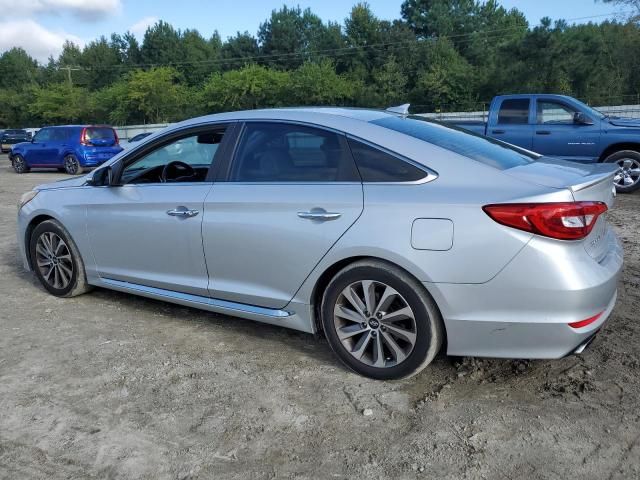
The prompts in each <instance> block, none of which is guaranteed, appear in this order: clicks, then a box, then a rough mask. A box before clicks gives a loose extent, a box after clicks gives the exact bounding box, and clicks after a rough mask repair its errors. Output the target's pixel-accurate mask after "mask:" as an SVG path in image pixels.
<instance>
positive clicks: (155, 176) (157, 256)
mask: <svg viewBox="0 0 640 480" xmlns="http://www.w3.org/2000/svg"><path fill="white" fill-rule="evenodd" d="M216 128H218V130H216V129H215V128H214V127H210V128H209V129H204V130H199V131H197V132H193V131H191V132H190V133H188V134H185V135H182V136H179V137H177V138H173V139H172V140H171V141H170V142H169V143H167V142H166V141H163V139H162V138H160V139H158V140H157V142H156V143H158V147H157V148H153V147H151V148H150V149H145V150H143V152H141V153H139V154H135V153H134V155H137V158H135V157H134V158H130V159H124V162H125V168H124V170H123V172H122V178H121V183H122V184H123V185H122V186H111V187H95V191H94V194H93V195H92V196H91V199H90V201H89V202H90V203H89V205H88V212H87V232H88V236H89V241H90V243H91V248H92V251H93V257H94V259H95V262H96V267H97V270H98V273H99V275H100V276H101V277H102V278H104V279H112V280H120V281H125V282H130V283H135V284H139V285H145V286H150V287H156V288H162V289H165V290H172V291H175V292H182V293H188V294H192V295H201V296H208V290H207V287H208V273H207V265H206V263H205V258H204V252H203V248H202V230H201V229H202V220H203V217H204V215H203V213H204V212H203V208H204V199H205V198H206V196H207V193H208V192H209V191H210V190H211V188H212V185H213V183H212V181H211V178H210V176H209V170H210V168H211V166H212V165H213V164H215V160H214V158H215V156H216V155H215V154H216V152H217V150H218V146H219V145H220V143H221V141H222V139H223V138H224V136H223V135H224V129H222V130H219V128H220V127H216ZM212 160H213V163H212Z"/></svg>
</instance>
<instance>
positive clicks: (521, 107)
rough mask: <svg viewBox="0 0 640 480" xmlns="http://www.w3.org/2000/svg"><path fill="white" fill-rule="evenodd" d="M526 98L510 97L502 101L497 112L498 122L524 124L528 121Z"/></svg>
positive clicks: (528, 102) (527, 102) (527, 101)
mask: <svg viewBox="0 0 640 480" xmlns="http://www.w3.org/2000/svg"><path fill="white" fill-rule="evenodd" d="M529 104H530V101H529V99H528V98H511V99H506V100H503V101H502V105H500V111H499V112H498V123H499V124H503V125H526V124H527V123H529Z"/></svg>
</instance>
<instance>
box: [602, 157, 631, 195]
mask: <svg viewBox="0 0 640 480" xmlns="http://www.w3.org/2000/svg"><path fill="white" fill-rule="evenodd" d="M604 162H605V163H616V164H618V167H619V170H618V173H616V176H615V177H613V183H614V184H615V186H616V190H617V191H618V192H620V193H631V192H634V191H636V190H637V189H638V188H640V152H636V151H634V150H622V151H620V152H616V153H613V154H611V155H609V156H608V157H607V158H605V159H604Z"/></svg>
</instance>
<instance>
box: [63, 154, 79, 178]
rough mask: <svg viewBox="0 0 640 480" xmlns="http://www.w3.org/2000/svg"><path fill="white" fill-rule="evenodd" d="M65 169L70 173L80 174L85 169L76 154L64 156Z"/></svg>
mask: <svg viewBox="0 0 640 480" xmlns="http://www.w3.org/2000/svg"><path fill="white" fill-rule="evenodd" d="M64 170H65V171H66V172H67V173H68V174H69V175H79V174H81V173H82V171H83V169H82V167H81V166H80V162H79V161H78V159H77V158H76V156H75V155H71V154H69V155H67V156H66V157H64Z"/></svg>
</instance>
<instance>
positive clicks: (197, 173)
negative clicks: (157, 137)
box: [122, 130, 224, 184]
mask: <svg viewBox="0 0 640 480" xmlns="http://www.w3.org/2000/svg"><path fill="white" fill-rule="evenodd" d="M223 136H224V130H216V131H211V132H200V133H194V134H191V135H187V136H184V137H180V138H177V139H175V140H173V141H171V142H170V143H168V144H167V143H165V144H163V145H161V146H159V147H157V148H155V149H154V150H152V151H150V152H148V153H146V154H145V155H143V156H142V157H140V158H138V159H136V160H135V161H133V162H132V163H130V164H129V165H127V166H126V167H125V168H124V171H123V172H122V183H136V184H139V183H165V182H166V183H172V182H204V181H205V180H206V178H207V173H208V172H209V168H210V167H211V165H212V162H213V158H214V156H215V154H216V152H217V151H218V147H219V146H220V143H221V142H222V138H223Z"/></svg>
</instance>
